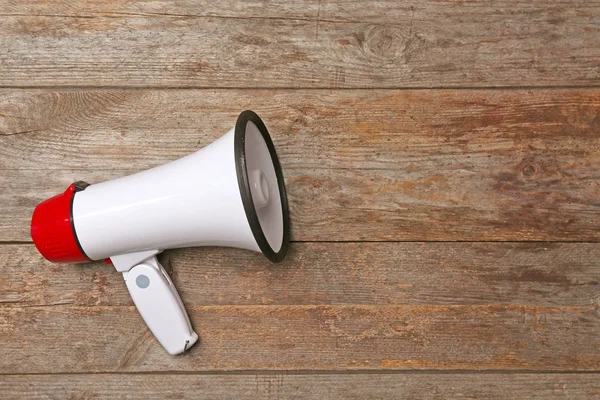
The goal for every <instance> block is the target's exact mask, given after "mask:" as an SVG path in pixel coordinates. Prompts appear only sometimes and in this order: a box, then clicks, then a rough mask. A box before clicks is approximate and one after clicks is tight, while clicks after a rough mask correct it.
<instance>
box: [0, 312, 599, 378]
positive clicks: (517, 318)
mask: <svg viewBox="0 0 600 400" xmlns="http://www.w3.org/2000/svg"><path fill="white" fill-rule="evenodd" d="M188 311H189V313H190V318H191V320H192V323H193V324H194V327H195V329H196V331H197V332H198V334H199V336H200V337H201V342H200V343H199V344H197V345H196V346H194V347H193V348H192V349H190V351H189V354H187V355H186V356H182V357H167V356H166V353H165V351H164V349H163V348H162V347H161V346H160V345H159V344H158V342H157V341H156V340H155V339H154V338H153V336H152V334H151V333H150V332H149V331H148V329H147V328H146V326H145V325H144V322H143V321H142V320H141V317H140V316H139V314H138V312H137V310H136V309H135V308H134V307H127V306H122V307H72V306H49V307H25V308H15V307H0V332H2V337H3V340H2V346H0V374H8V373H10V374H20V373H49V372H53V373H63V372H65V373H66V372H79V371H86V372H88V371H89V372H113V371H128V372H133V371H232V370H347V369H356V370H361V369H368V370H373V369H377V370H388V369H389V370H410V369H429V370H455V369H460V370H544V371H548V370H560V371H564V370H578V371H598V369H599V368H600V335H598V332H599V331H600V317H599V315H598V306H582V307H523V306H214V307H199V306H192V307H188Z"/></svg>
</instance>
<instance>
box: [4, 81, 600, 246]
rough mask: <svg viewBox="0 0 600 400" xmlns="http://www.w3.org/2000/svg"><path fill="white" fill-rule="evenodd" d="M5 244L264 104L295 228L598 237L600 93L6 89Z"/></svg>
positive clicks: (328, 232) (309, 237)
mask: <svg viewBox="0 0 600 400" xmlns="http://www.w3.org/2000/svg"><path fill="white" fill-rule="evenodd" d="M1 93H2V96H1V97H0V129H1V131H0V132H1V133H2V136H0V169H3V170H5V171H6V172H5V173H3V174H2V175H0V189H1V190H0V209H1V210H2V211H1V213H2V214H3V216H4V218H2V219H0V240H4V241H26V240H29V228H28V225H29V219H30V216H31V212H32V210H33V207H34V206H35V205H36V204H37V203H38V202H39V201H41V200H43V199H45V198H47V197H49V196H51V195H54V194H56V193H57V192H59V191H61V190H62V189H63V188H64V187H66V186H67V185H68V184H70V183H71V182H72V181H74V180H79V179H84V180H87V181H89V182H90V183H94V182H99V181H102V180H106V179H112V178H115V177H118V176H123V175H126V174H130V173H132V172H135V171H139V170H143V169H146V168H148V167H152V166H155V165H159V164H162V163H164V162H168V161H171V160H174V159H176V158H179V157H181V156H183V155H185V154H189V153H190V152H193V151H195V150H196V149H197V148H199V147H202V146H204V145H206V144H208V143H210V142H211V141H212V140H214V139H215V138H217V137H218V136H220V135H221V134H223V133H224V132H226V131H227V130H229V129H230V128H231V127H232V126H233V124H234V121H235V118H236V117H237V114H238V113H239V111H240V110H243V109H245V108H254V109H256V110H257V111H258V112H259V114H260V115H261V116H262V117H263V118H264V119H265V121H266V123H267V126H268V127H269V128H270V130H271V131H272V133H273V137H274V141H275V144H276V147H277V149H278V152H279V154H280V157H281V161H282V165H283V167H284V171H285V172H284V174H285V176H286V178H287V187H288V192H289V196H290V205H291V212H292V221H293V224H292V230H293V235H292V236H293V239H295V240H300V241H320V240H331V241H341V240H345V241H356V240H376V241H379V240H391V241H398V240H424V241H429V240H451V241H455V240H494V241H496V240H499V241H502V240H560V241H597V240H598V239H600V231H599V230H598V226H600V212H599V211H600V203H599V202H598V199H599V198H600V184H599V181H600V125H599V123H600V91H599V90H596V89H590V90H533V91H523V90H510V91H497V90H483V91H472V90H469V91H448V90H432V91H389V90H378V91H362V90H357V91H320V90H318V91H314V90H305V91H301V90H281V91H269V90H267V91H249V90H230V91H229V90H225V91H223V90H220V91H209V90H167V91H145V90H144V91H141V90H109V91H69V90H67V91H47V90H29V91H23V90H4V91H2V92H1Z"/></svg>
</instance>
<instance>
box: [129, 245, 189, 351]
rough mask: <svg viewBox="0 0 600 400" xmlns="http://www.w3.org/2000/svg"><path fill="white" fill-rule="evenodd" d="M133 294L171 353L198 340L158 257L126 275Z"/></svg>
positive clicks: (137, 305) (186, 348)
mask: <svg viewBox="0 0 600 400" xmlns="http://www.w3.org/2000/svg"><path fill="white" fill-rule="evenodd" d="M123 276H124V278H125V283H126V285H127V289H129V293H130V294H131V297H132V299H133V302H134V303H135V305H136V307H137V309H138V311H139V312H140V314H141V316H142V318H143V319H144V321H145V322H146V325H148V328H150V330H151V331H152V333H153V334H154V336H155V337H156V338H157V339H158V341H159V342H160V344H161V345H162V346H163V347H164V348H165V349H166V350H167V352H169V353H170V354H181V353H183V352H185V351H187V350H188V349H189V348H190V347H191V346H192V345H193V344H194V343H196V341H197V340H198V335H197V334H196V332H194V330H193V328H192V325H191V323H190V320H189V317H188V315H187V312H186V311H185V307H184V306H183V303H182V301H181V298H180V297H179V294H178V293H177V290H176V289H175V286H174V285H173V283H172V282H171V279H170V278H169V277H168V275H167V273H166V271H165V270H164V268H163V267H162V265H160V263H159V262H158V260H157V259H156V257H155V256H153V257H151V258H149V259H147V260H145V261H143V262H141V263H140V264H138V265H136V266H134V267H133V268H131V269H130V270H129V271H128V272H126V273H124V274H123Z"/></svg>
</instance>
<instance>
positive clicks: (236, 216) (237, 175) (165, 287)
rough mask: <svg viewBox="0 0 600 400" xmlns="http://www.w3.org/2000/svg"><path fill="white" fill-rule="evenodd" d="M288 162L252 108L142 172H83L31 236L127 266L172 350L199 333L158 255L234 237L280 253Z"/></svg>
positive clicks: (245, 245)
mask: <svg viewBox="0 0 600 400" xmlns="http://www.w3.org/2000/svg"><path fill="white" fill-rule="evenodd" d="M289 236H290V228H289V211H288V203H287V196H286V191H285V184H284V181H283V174H282V172H281V165H280V164H279V159H278V158H277V154H276V152H275V147H274V146H273V142H272V141H271V138H270V136H269V132H268V131H267V128H266V127H265V124H264V123H263V122H262V120H261V119H260V118H259V117H258V115H256V114H255V113H254V112H252V111H244V112H242V113H241V114H240V115H239V117H238V119H237V122H236V124H235V127H234V128H233V129H232V130H230V131H229V132H227V133H226V134H225V135H223V136H222V137H220V138H219V139H217V140H216V141H214V142H213V143H211V144H210V145H208V146H206V147H204V148H203V149H201V150H199V151H197V152H195V153H192V154H190V155H188V156H185V157H183V158H180V159H178V160H176V161H173V162H170V163H168V164H165V165H161V166H158V167H155V168H152V169H149V170H146V171H143V172H139V173H137V174H134V175H130V176H126V177H123V178H119V179H115V180H111V181H107V182H103V183H98V184H93V185H89V184H87V183H85V182H81V181H80V182H76V183H74V184H72V185H71V186H69V187H68V188H67V190H66V191H65V192H64V193H62V194H59V195H57V196H55V197H52V198H50V199H48V200H46V201H44V202H42V203H40V204H39V205H38V206H37V207H36V208H35V211H34V212H33V217H32V220H31V237H32V239H33V242H34V243H35V246H36V247H37V249H38V250H39V252H40V253H41V254H42V256H44V257H45V258H46V259H47V260H49V261H52V262H63V263H73V262H84V261H93V260H105V259H106V260H107V262H110V263H112V264H113V265H114V267H115V268H116V270H117V271H119V272H121V273H123V277H124V279H125V283H126V285H127V289H129V292H130V293H131V297H132V298H133V301H134V303H135V305H136V307H137V309H138V310H139V312H140V314H141V316H142V317H143V319H144V321H145V322H146V324H147V325H148V327H149V328H150V330H151V331H152V333H153V334H154V335H155V336H156V338H157V339H158V341H159V342H160V343H161V345H162V346H163V347H164V348H165V349H166V350H167V352H169V353H170V354H180V353H183V352H185V351H186V350H187V349H189V348H190V347H191V346H192V345H193V344H194V343H195V342H196V341H197V340H198V335H197V334H196V332H194V329H193V328H192V325H191V323H190V320H189V317H188V315H187V313H186V311H185V308H184V306H183V303H182V302H181V299H180V297H179V294H178V293H177V290H176V288H175V286H174V285H173V282H172V281H171V279H170V278H169V275H168V274H167V273H166V272H165V270H164V268H163V267H162V266H161V265H160V263H159V262H158V260H157V258H156V255H157V254H158V253H160V252H161V251H163V250H165V249H170V248H178V247H188V246H228V247H238V248H242V249H248V250H253V251H257V252H262V253H263V254H264V255H265V256H266V257H267V258H268V259H269V260H271V261H272V262H279V261H281V260H282V259H283V258H284V257H285V255H286V253H287V250H288V247H289Z"/></svg>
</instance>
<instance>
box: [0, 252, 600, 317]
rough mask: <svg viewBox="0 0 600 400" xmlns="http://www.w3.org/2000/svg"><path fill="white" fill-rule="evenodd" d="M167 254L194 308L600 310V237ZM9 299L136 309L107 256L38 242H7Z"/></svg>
mask: <svg viewBox="0 0 600 400" xmlns="http://www.w3.org/2000/svg"><path fill="white" fill-rule="evenodd" d="M159 259H160V260H161V262H162V263H163V265H164V266H165V267H166V268H167V270H168V271H169V272H170V274H171V276H172V279H173V281H174V282H175V284H176V286H177V288H178V290H179V293H180V294H181V296H182V298H183V300H184V302H185V303H186V304H187V305H202V306H204V305H206V306H209V305H311V304H312V305H319V304H330V305H335V304H346V305H352V304H362V305H369V304H371V305H374V304H382V305H385V304H393V305H421V304H422V305H427V304H430V305H435V304H438V305H440V304H446V305H521V306H586V305H594V304H595V305H598V306H600V290H599V288H600V286H599V285H600V266H599V264H598V263H599V260H600V244H598V243H590V244H585V243H294V244H293V245H292V247H291V251H290V254H289V256H288V258H287V259H286V260H285V261H284V262H283V263H281V264H271V263H269V262H268V261H267V260H266V259H265V258H264V257H263V256H262V255H260V254H255V253H251V252H248V251H243V250H235V249H216V248H189V249H181V250H169V251H166V252H165V253H163V254H162V255H161V256H160V257H159ZM0 265H1V266H2V267H1V275H0V276H1V277H2V278H1V279H0V304H2V305H4V306H6V307H29V306H46V305H58V304H62V305H67V304H68V305H73V306H122V305H133V302H132V300H131V297H130V296H129V293H128V292H127V289H126V288H125V283H124V282H123V278H122V276H121V274H119V273H117V272H116V271H114V268H113V267H112V266H109V265H106V264H104V263H103V262H97V263H93V264H80V265H57V264H51V263H49V262H47V261H44V260H43V259H42V257H41V256H40V255H39V254H38V252H37V250H36V249H35V247H34V246H33V245H10V246H8V245H4V246H0Z"/></svg>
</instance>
